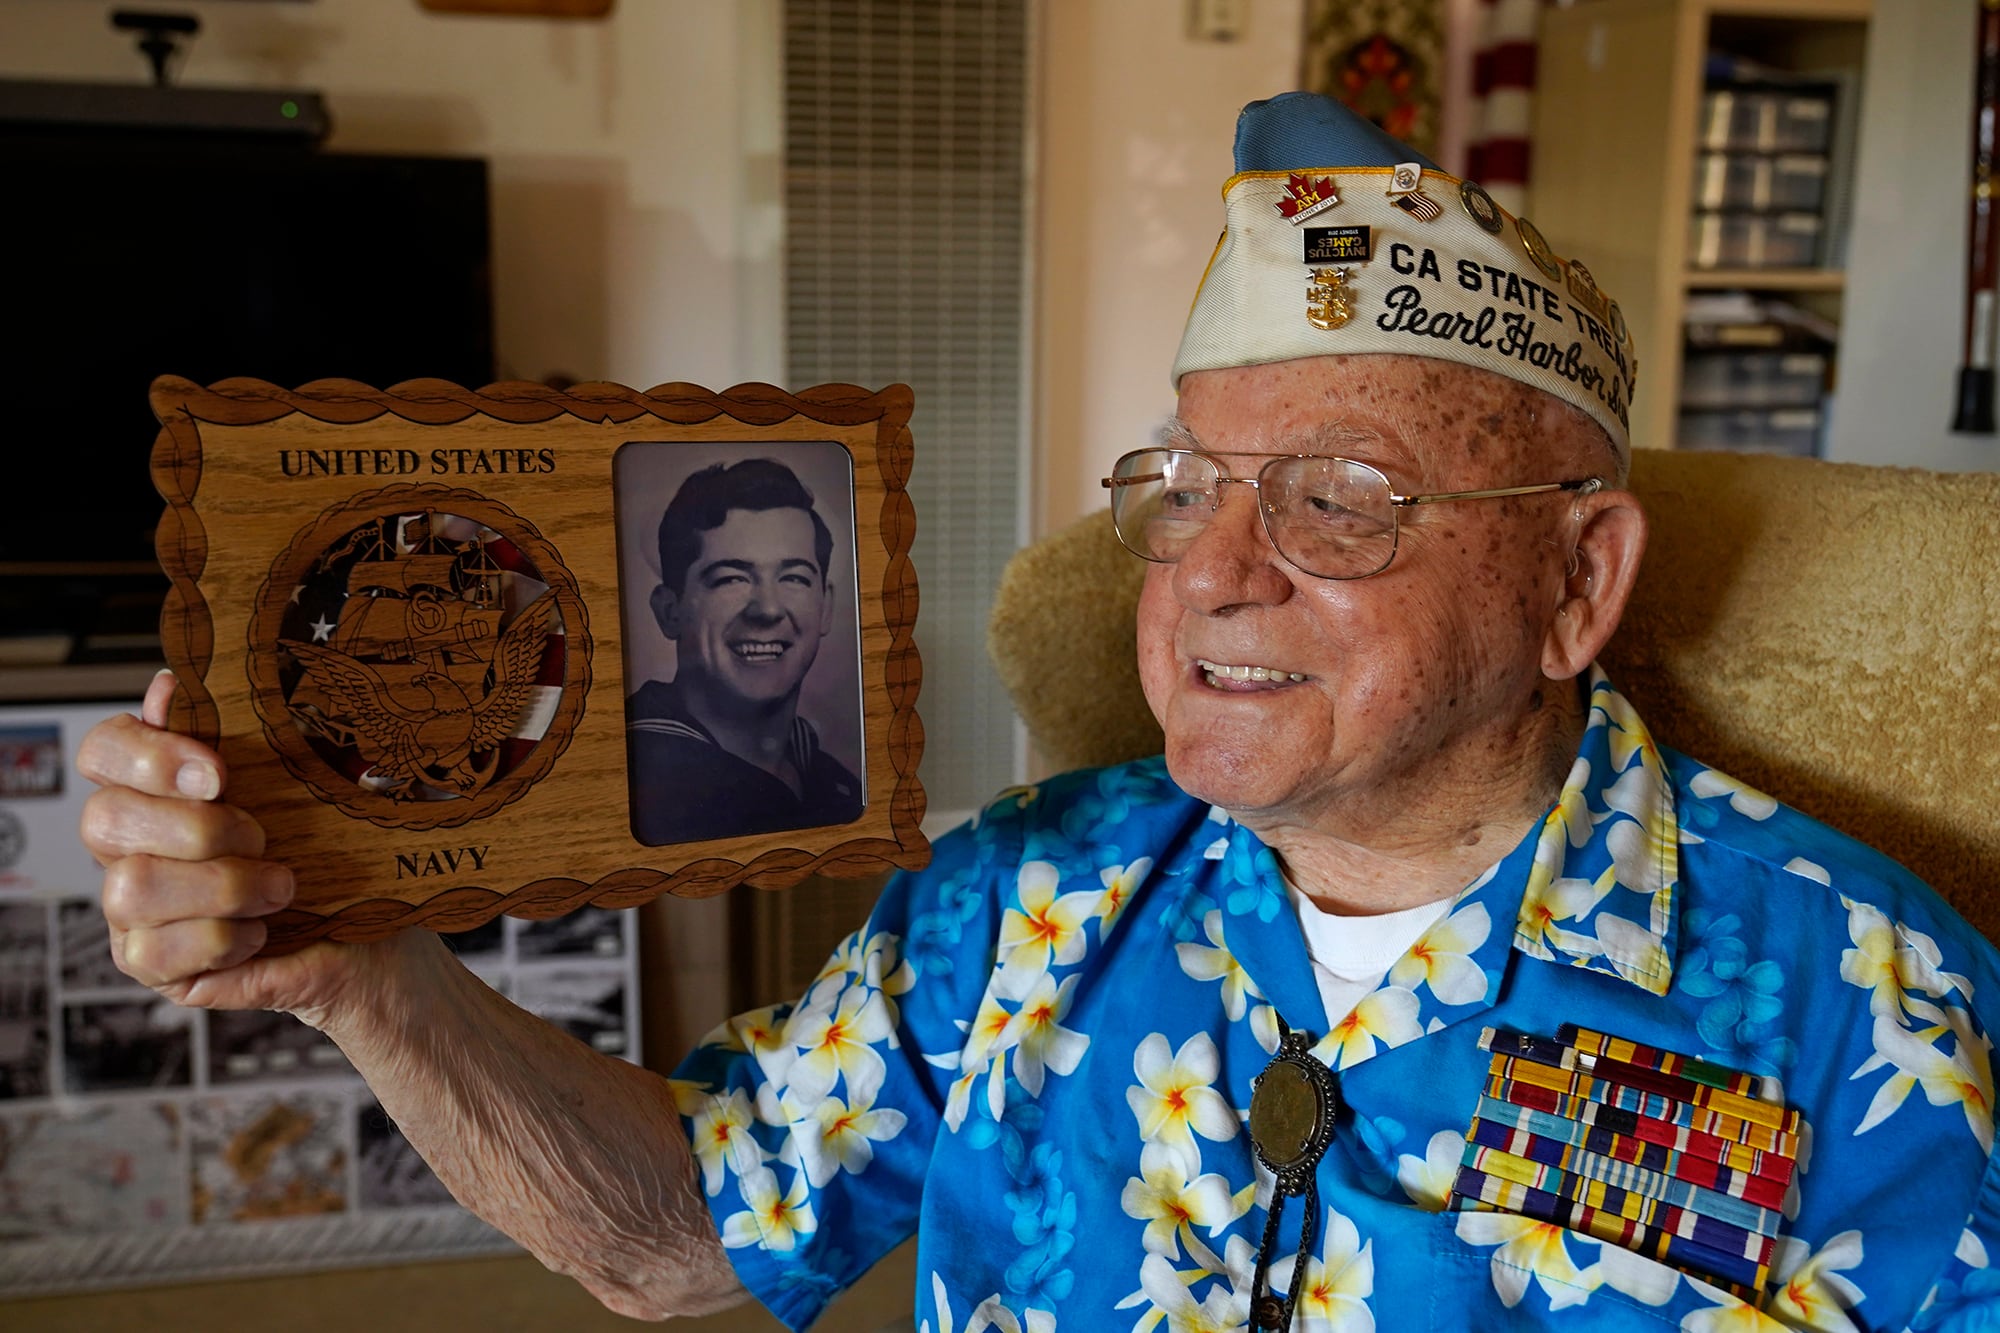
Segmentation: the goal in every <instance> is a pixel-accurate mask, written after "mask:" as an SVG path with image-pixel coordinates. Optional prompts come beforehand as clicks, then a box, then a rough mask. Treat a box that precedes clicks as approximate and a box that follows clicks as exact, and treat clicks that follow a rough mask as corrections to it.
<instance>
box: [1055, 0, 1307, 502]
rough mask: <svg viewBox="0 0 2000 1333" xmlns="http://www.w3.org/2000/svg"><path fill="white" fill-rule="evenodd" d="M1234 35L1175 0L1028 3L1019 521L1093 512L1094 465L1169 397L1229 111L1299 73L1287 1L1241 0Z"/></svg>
mask: <svg viewBox="0 0 2000 1333" xmlns="http://www.w3.org/2000/svg"><path fill="white" fill-rule="evenodd" d="M1248 9H1249V20H1248V23H1247V25H1246V28H1245V31H1244V34H1243V38H1242V40H1240V41H1236V42H1229V43H1213V42H1195V41H1190V40H1189V39H1188V38H1187V36H1186V35H1185V32H1184V28H1183V17H1184V14H1185V12H1186V6H1185V5H1183V4H1179V3H1165V2H1164V0H1044V3H1043V4H1042V7H1041V10H1040V22H1041V33H1040V62H1041V63H1040V67H1039V69H1038V72H1037V73H1038V83H1039V87H1038V95H1039V98H1040V104H1041V105H1040V116H1039V124H1038V130H1037V133H1038V135H1039V138H1040V142H1039V145H1038V152H1039V164H1040V170H1041V178H1040V181H1039V198H1038V202H1037V210H1036V212H1037V219H1036V245H1037V248H1038V251H1039V255H1038V259H1039V265H1040V268H1039V273H1038V276H1037V284H1038V289H1037V293H1036V302H1037V305H1038V309H1039V319H1038V328H1037V331H1036V332H1037V337H1038V346H1037V349H1036V355H1037V357H1038V358H1039V368H1038V375H1037V386H1036V388H1037V397H1038V399H1039V401H1038V402H1037V404H1036V410H1037V420H1036V444H1037V448H1036V452H1035V464H1036V468H1037V475H1038V477H1039V486H1038V491H1037V494H1036V496H1035V504H1034V508H1035V514H1034V526H1035V530H1036V531H1037V532H1038V533H1040V532H1048V531H1050V530H1052V529H1054V528H1058V527H1061V526H1063V525H1064V524H1066V523H1068V522H1070V521H1071V520H1073V519H1075V518H1077V517H1078V516H1080V515H1082V514H1085V513H1089V512H1091V511H1093V510H1095V509H1099V508H1101V507H1102V506H1103V504H1104V491H1103V488H1102V487H1100V486H1099V485H1098V484H1097V483H1098V478H1100V477H1102V476H1104V475H1105V474H1106V473H1107V472H1108V471H1110V465H1111V462H1112V460H1113V459H1115V458H1117V457H1118V455H1119V454H1121V453H1124V452H1125V451H1126V450H1127V449H1133V448H1137V447H1138V446H1139V445H1142V444H1145V443H1147V442H1148V441H1149V439H1150V438H1151V433H1152V430H1153V428H1154V427H1156V426H1158V425H1159V423H1160V421H1161V420H1162V419H1163V418H1164V417H1165V416H1166V415H1167V413H1168V412H1170V411H1171V410H1172V409H1173V404H1174V395H1173V389H1172V387H1171V385H1170V384H1169V383H1168V375H1169V373H1170V371H1171V370H1172V368H1173V360H1174V351H1175V349H1176V348H1177V347H1178V346H1179V345H1180V335H1181V325H1182V324H1183V323H1185V322H1186V320H1187V311H1188V304H1189V302H1191V301H1192V300H1193V299H1194V290H1195V285H1196V284H1197V283H1198V282H1199V281H1200V279H1201V274H1202V269H1203V267H1204V266H1205V265H1206V264H1207V262H1208V256H1209V252H1210V251H1211V250H1212V249H1213V247H1214V245H1215V239H1216V237H1217V235H1218V234H1220V232H1221V231H1222V221H1223V214H1222V182H1223V181H1224V180H1226V179H1228V177H1229V175H1230V171H1231V169H1232V161H1233V159H1232V155H1231V146H1232V142H1233V136H1234V130H1235V124H1236V113H1237V112H1238V111H1239V110H1241V109H1242V107H1243V104H1244V103H1246V102H1250V101H1254V100H1256V99H1257V98H1260V97H1268V96H1270V95H1271V94H1273V93H1275V92H1282V91H1284V90H1286V89H1289V88H1295V87H1297V86H1298V76H1299V71H1298V64H1299V46H1300V38H1301V34H1302V30H1303V25H1304V18H1303V6H1302V5H1301V4H1300V3H1299V0H1250V3H1249V5H1248Z"/></svg>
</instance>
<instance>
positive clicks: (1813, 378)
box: [1681, 351, 1826, 408]
mask: <svg viewBox="0 0 2000 1333" xmlns="http://www.w3.org/2000/svg"><path fill="white" fill-rule="evenodd" d="M1825 389H1826V357H1825V356H1824V355H1822V354H1821V353H1819V352H1695V351H1690V352H1689V353H1688V356H1687V360H1686V361H1685V362H1684V363H1683V366H1682V370H1681V406H1682V407H1683V408H1745V407H1813V406H1816V405H1817V404H1818V403H1819V398H1820V394H1821V393H1823V392H1824V391H1825Z"/></svg>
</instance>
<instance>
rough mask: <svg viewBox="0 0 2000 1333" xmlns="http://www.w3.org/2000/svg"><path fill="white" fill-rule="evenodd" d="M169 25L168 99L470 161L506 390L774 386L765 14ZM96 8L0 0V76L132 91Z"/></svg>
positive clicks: (650, 2)
mask: <svg viewBox="0 0 2000 1333" xmlns="http://www.w3.org/2000/svg"><path fill="white" fill-rule="evenodd" d="M172 8H173V9H174V10H176V11H186V12H191V13H195V14H197V15H198V16H199V17H200V18H201V21H202V25H203V31H202V33H201V34H200V35H199V36H198V37H197V38H195V40H194V42H193V43H192V45H191V46H190V48H189V55H188V57H187V58H186V60H185V63H184V64H182V65H181V66H180V67H179V69H180V72H179V77H178V81H179V82H183V83H188V84H214V85H226V86H234V87H243V86H252V87H294V88H304V89H309V90H314V91H318V92H322V93H324V94H325V95H326V96H327V99H328V102H329V104H330V106H331V108H332V112H333V121H334V132H333V136H332V139H331V140H330V143H329V147H332V148H336V149H342V150H348V151H356V152H370V151H379V152H407V153H443V154H465V155H472V156H481V157H485V158H487V159H488V160H489V161H490V163H491V164H492V186H493V240H494V291H495V296H496V301H495V305H496V309H495V319H496V323H497V328H496V335H497V346H498V350H499V357H500V361H501V369H502V372H503V373H504V374H508V375H513V376H518V377H521V378H525V379H539V378H541V377H543V376H545V375H548V374H550V373H554V372H560V373H565V374H569V375H574V376H579V377H583V378H605V379H614V380H618V381H620V382H624V383H631V384H635V385H640V386H646V385H651V384H654V383H657V382H659V381H660V380H661V379H663V378H668V379H684V380H688V381H691V382H694V383H699V384H708V385H711V386H713V387H716V388H722V387H726V386H728V385H731V384H735V383H738V382H739V381H742V380H745V379H751V378H775V377H776V375H777V373H778V368H779V367H780V366H781V365H782V347H781V344H780V340H779V328H780V326H779V323H778V320H779V311H780V304H779V300H778V288H777V285H776V280H775V277H774V276H766V275H767V274H771V273H774V271H775V268H776V258H777V244H778V238H779V234H780V233H779V231H778V227H777V224H776V218H777V207H778V194H777V190H778V170H777V157H776V154H777V152H778V147H779V144H778V133H779V124H778V118H777V107H778V105H779V103H778V99H777V79H778V65H777V60H778V37H777V26H776V5H775V3H772V2H771V0H757V2H756V3H747V4H715V3H711V2H710V0H640V2H638V3H627V4H623V5H620V6H618V8H617V9H616V10H615V11H614V13H613V15H612V17H611V18H609V19H608V20H601V21H581V22H555V21H547V20H537V19H506V18H469V17H463V16H455V15H436V14H431V13H428V12H426V11H425V10H423V9H420V8H419V7H418V5H417V4H416V0H329V2H328V3H324V4H314V5H245V4H226V3H223V4H214V3H192V4H190V3H180V4H175V5H174V6H172ZM109 11H110V6H108V5H94V4H79V3H76V0H8V3H7V4H5V5H4V6H0V77H18V78H58V79H95V80H116V81H127V82H142V81H144V79H145V78H146V73H145V64H144V62H143V60H142V58H141V57H140V56H139V55H138V53H137V52H136V50H135V49H134V48H133V45H132V39H131V37H130V36H128V35H126V34H122V33H118V32H115V31H113V30H112V28H111V26H110V22H109V19H108V17H107V16H108V14H109Z"/></svg>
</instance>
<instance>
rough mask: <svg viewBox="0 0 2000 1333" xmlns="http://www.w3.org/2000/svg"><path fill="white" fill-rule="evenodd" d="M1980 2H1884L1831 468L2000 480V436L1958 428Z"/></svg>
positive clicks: (1872, 45) (1844, 319) (1868, 101)
mask: <svg viewBox="0 0 2000 1333" xmlns="http://www.w3.org/2000/svg"><path fill="white" fill-rule="evenodd" d="M1976 5H1977V0H1876V8H1875V21H1874V22H1873V23H1871V24H1869V28H1868V69H1867V73H1866V76H1865V78H1866V86H1865V88H1864V89H1863V92H1862V112H1861V117H1862V121H1861V143H1860V160H1859V162H1858V163H1857V164H1856V170H1855V195H1854V229H1853V234H1852V236H1851V238H1850V240H1849V243H1848V247H1849V248H1848V264H1847V294H1846V297H1845V299H1844V301H1843V302H1842V314H1841V340H1840V361H1839V386H1838V392H1837V394H1836V395H1835V407H1834V419H1833V429H1832V431H1831V434H1830V438H1829V440H1828V444H1827V456H1828V457H1829V458H1833V459H1837V460H1840V461H1843V462H1851V463H1896V464H1903V465H1906V466H1911V467H1926V468H1937V469H1941V470H1947V471H1956V470H1966V471H1974V470H1977V471H1992V470H2000V437H1995V436H1991V435H1985V436H1981V435H1954V434H1952V433H1951V430H1950V426H1951V416H1952V408H1953V404H1954V392H1955V372H1956V370H1957V367H1958V363H1959V355H1960V336H1961V327H1962V322H1963V320H1964V318H1965V313H1964V312H1965V244H1966V241H1965V237H1966V226H1967V216H1966V214H1967V201H1966V190H1967V181H1968V179H1969V177H1968V174H1967V172H1968V167H1969V164H1970V162H1971V160H1972V132H1971V125H1972V47H1973V36H1974V32H1975V27H1974V18H1973V15H1974V13H1975V12H1976Z"/></svg>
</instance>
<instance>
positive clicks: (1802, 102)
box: [1699, 88, 1833, 153]
mask: <svg viewBox="0 0 2000 1333" xmlns="http://www.w3.org/2000/svg"><path fill="white" fill-rule="evenodd" d="M1832 138H1833V95H1832V93H1831V91H1826V92H1806V91H1794V90H1782V89H1779V90H1766V89H1754V88H1723V89H1718V90H1716V91H1714V92H1711V93H1708V94H1707V95H1706V96H1704V97H1703V98H1702V102H1701V133H1700V136H1699V145H1700V147H1702V148H1706V149H1710V150H1717V151H1725V152H1752V153H1824V152H1825V151H1826V149H1827V144H1828V143H1829V142H1830V141H1831V140H1832Z"/></svg>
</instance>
